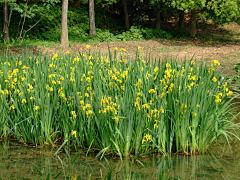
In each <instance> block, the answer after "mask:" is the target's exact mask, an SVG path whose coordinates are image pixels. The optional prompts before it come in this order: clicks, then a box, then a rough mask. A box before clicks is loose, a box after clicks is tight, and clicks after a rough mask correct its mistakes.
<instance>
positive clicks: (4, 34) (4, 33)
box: [3, 1, 9, 42]
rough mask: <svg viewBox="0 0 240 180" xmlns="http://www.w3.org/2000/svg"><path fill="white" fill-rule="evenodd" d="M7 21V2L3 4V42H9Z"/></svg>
mask: <svg viewBox="0 0 240 180" xmlns="http://www.w3.org/2000/svg"><path fill="white" fill-rule="evenodd" d="M8 26H9V19H8V7H7V1H5V2H4V3H3V42H9V31H8Z"/></svg>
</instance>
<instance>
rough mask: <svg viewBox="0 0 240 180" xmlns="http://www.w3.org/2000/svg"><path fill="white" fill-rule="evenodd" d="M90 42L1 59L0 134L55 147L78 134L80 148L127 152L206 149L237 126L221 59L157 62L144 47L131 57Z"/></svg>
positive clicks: (121, 51)
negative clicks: (73, 51) (73, 49)
mask: <svg viewBox="0 0 240 180" xmlns="http://www.w3.org/2000/svg"><path fill="white" fill-rule="evenodd" d="M89 48H90V47H89V46H87V47H86V52H82V53H81V54H79V55H78V56H71V55H70V54H69V52H66V54H62V55H60V54H59V55H58V54H55V55H54V56H53V57H48V56H42V55H41V54H39V55H38V56H33V55H28V54H22V56H19V57H14V56H6V55H4V56H3V57H1V61H0V63H1V67H0V74H1V79H0V84H1V86H0V110H1V118H0V135H1V136H2V137H5V138H8V137H11V136H14V137H16V138H17V139H18V140H19V141H22V142H25V143H32V144H45V143H47V144H52V145H54V144H55V143H57V142H59V141H60V142H62V141H63V140H64V144H65V143H70V142H72V140H70V138H72V137H73V138H74V139H75V140H74V142H75V145H76V146H77V147H85V148H97V149H99V150H101V152H100V153H102V154H104V153H105V152H106V151H110V152H112V153H118V154H119V156H120V157H122V156H128V155H129V154H131V153H134V154H136V156H138V155H141V154H144V153H149V152H153V151H159V152H161V153H163V154H165V153H170V152H176V151H182V152H183V153H187V154H188V153H191V154H192V153H195V152H196V151H198V152H200V153H204V152H206V150H207V148H208V147H209V146H210V145H211V143H212V142H213V141H214V140H215V139H216V138H217V137H218V136H219V135H221V134H223V135H224V136H225V137H226V138H227V140H228V136H229V134H231V133H230V132H229V131H228V130H229V129H231V128H236V127H238V124H234V123H233V122H232V120H233V119H234V117H235V116H229V115H230V111H231V100H232V99H230V100H229V98H230V97H231V95H232V93H233V92H232V91H230V90H229V89H228V84H227V83H225V82H224V79H222V78H221V77H220V75H219V74H217V73H216V70H217V66H218V65H219V62H218V61H217V60H213V61H212V63H211V64H210V66H208V65H207V64H205V65H204V64H203V62H201V63H200V64H198V65H197V64H196V62H195V61H185V62H183V63H181V64H179V63H178V62H177V61H175V60H173V59H171V60H168V59H165V60H164V61H162V62H161V63H156V61H155V60H153V59H152V60H150V61H147V60H146V59H145V58H144V57H142V55H141V48H140V47H139V48H138V51H137V53H136V58H135V59H134V61H132V60H130V59H124V58H123V56H122V55H123V54H124V53H125V49H120V50H119V51H120V52H118V49H117V48H116V49H115V52H114V54H109V56H108V57H105V58H104V57H102V56H101V54H99V53H97V52H94V53H91V52H90V50H89ZM117 53H120V55H121V58H120V59H117ZM131 62H132V63H131Z"/></svg>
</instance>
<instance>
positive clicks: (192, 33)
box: [190, 9, 197, 37]
mask: <svg viewBox="0 0 240 180" xmlns="http://www.w3.org/2000/svg"><path fill="white" fill-rule="evenodd" d="M196 17H197V11H196V10H195V9H194V10H192V12H191V27H190V36H191V37H195V36H196V25H197V18H196Z"/></svg>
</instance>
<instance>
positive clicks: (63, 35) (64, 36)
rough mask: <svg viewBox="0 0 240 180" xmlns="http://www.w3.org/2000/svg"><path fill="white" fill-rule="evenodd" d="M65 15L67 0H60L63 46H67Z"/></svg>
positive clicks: (66, 12)
mask: <svg viewBox="0 0 240 180" xmlns="http://www.w3.org/2000/svg"><path fill="white" fill-rule="evenodd" d="M67 15H68V0H62V22H61V45H62V46H63V47H64V48H66V47H68V46H69V43H68V25H67Z"/></svg>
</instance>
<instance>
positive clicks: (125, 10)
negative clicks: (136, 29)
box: [122, 0, 130, 30]
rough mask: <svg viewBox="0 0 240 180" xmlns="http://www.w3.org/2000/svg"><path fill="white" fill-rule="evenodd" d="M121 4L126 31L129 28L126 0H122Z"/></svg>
mask: <svg viewBox="0 0 240 180" xmlns="http://www.w3.org/2000/svg"><path fill="white" fill-rule="evenodd" d="M122 3H123V13H124V20H125V26H126V29H127V30H129V29H130V26H129V17H128V9H127V2H126V0H122Z"/></svg>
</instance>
